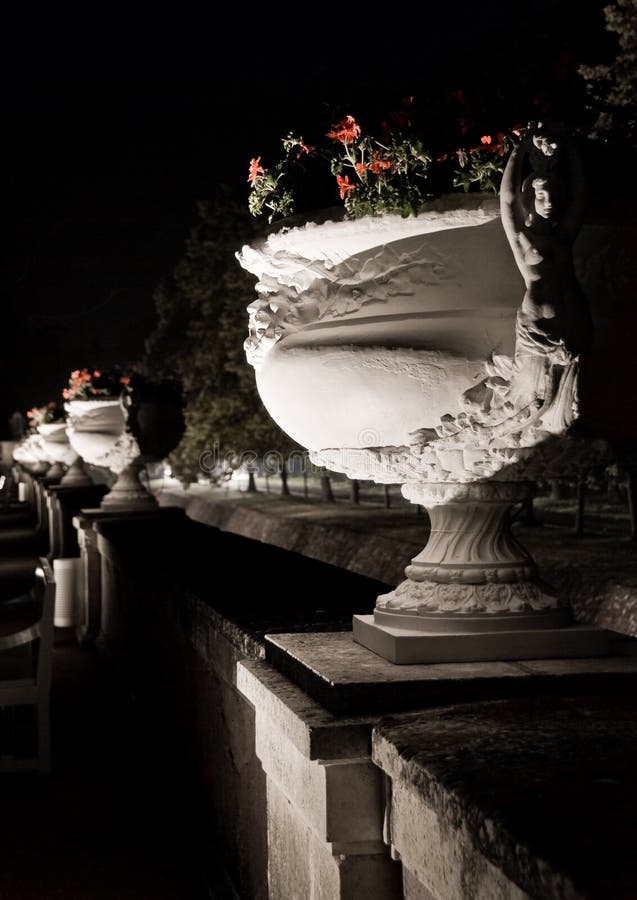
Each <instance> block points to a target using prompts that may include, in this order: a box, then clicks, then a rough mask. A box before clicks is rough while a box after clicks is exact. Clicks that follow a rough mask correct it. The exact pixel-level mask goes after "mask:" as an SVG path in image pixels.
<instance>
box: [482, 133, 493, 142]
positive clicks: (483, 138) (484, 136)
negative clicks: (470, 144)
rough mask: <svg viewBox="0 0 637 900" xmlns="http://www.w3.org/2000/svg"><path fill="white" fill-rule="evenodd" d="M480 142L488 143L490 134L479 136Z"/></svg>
mask: <svg viewBox="0 0 637 900" xmlns="http://www.w3.org/2000/svg"><path fill="white" fill-rule="evenodd" d="M480 143H481V144H490V143H491V135H490V134H483V135H482V137H481V138H480Z"/></svg>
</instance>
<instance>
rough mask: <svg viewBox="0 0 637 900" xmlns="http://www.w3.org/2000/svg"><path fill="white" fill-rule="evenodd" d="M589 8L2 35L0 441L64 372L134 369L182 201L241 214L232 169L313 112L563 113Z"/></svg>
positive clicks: (589, 45) (428, 10)
mask: <svg viewBox="0 0 637 900" xmlns="http://www.w3.org/2000/svg"><path fill="white" fill-rule="evenodd" d="M603 6H604V3H603V2H599V0H579V2H578V3H577V4H573V2H572V0H536V2H535V3H533V4H529V5H528V7H527V6H523V5H522V4H519V3H517V2H508V0H505V2H494V0H481V2H477V3H476V2H471V3H469V2H466V0H462V2H454V3H440V4H432V3H422V4H420V5H419V7H418V11H417V12H416V11H406V10H404V9H403V8H402V7H401V8H400V13H399V18H398V16H395V15H394V13H393V8H391V7H390V8H389V9H388V10H385V11H383V10H381V12H380V14H374V15H373V16H372V15H371V14H369V15H367V16H365V17H364V18H363V15H362V14H361V21H357V20H356V19H355V18H354V15H353V12H352V10H350V11H349V12H346V10H345V8H340V9H339V10H337V11H336V12H332V10H333V7H326V9H327V10H328V11H329V15H327V14H324V16H323V17H322V18H321V20H320V21H316V20H315V18H313V17H317V16H318V13H317V11H316V9H315V8H313V9H312V10H311V14H309V15H308V17H306V18H305V19H303V20H300V19H299V16H300V15H301V10H300V9H299V7H295V13H294V17H293V18H291V21H290V23H286V29H289V33H287V34H285V35H284V34H283V29H282V27H281V22H282V21H283V19H284V18H285V16H286V13H285V12H284V9H283V8H281V7H277V10H278V11H277V12H274V13H267V12H266V11H265V10H264V9H261V11H260V12H259V13H257V12H253V13H251V12H250V10H249V9H247V8H245V7H244V6H243V5H241V8H240V9H239V8H238V9H237V11H236V12H235V13H234V14H233V13H229V14H228V16H229V17H228V18H226V19H225V20H224V24H223V26H221V25H219V26H216V27H214V25H213V26H212V27H211V25H210V24H209V22H207V21H204V19H201V20H199V21H197V18H196V16H193V17H192V18H191V19H190V20H189V21H188V23H187V24H186V23H185V15H183V16H182V17H181V20H180V19H178V20H177V21H175V20H171V21H168V20H166V21H165V22H161V21H153V23H152V24H149V23H143V26H142V23H138V24H137V27H133V26H132V25H131V23H129V22H127V23H126V27H125V28H124V27H123V25H122V23H121V22H113V21H111V22H107V23H104V22H97V21H94V22H90V23H89V22H84V23H82V22H77V21H76V22H74V23H73V28H71V25H70V23H69V28H68V29H66V27H65V24H64V23H63V22H60V21H59V20H55V21H54V22H51V23H50V25H51V28H50V29H49V27H48V24H49V23H47V22H45V21H43V20H39V21H38V31H37V33H35V32H34V31H33V28H32V27H29V28H28V29H27V27H26V25H27V23H23V24H22V26H21V27H18V26H16V27H15V28H7V29H6V30H5V34H4V37H3V42H4V47H3V48H2V52H3V65H4V67H5V73H4V79H3V83H4V87H5V97H4V101H5V102H4V104H3V107H4V113H3V118H4V126H5V127H4V128H3V132H4V136H5V140H4V143H5V166H4V193H5V197H4V199H5V204H4V205H5V209H6V210H7V211H8V214H9V215H8V226H9V241H8V243H7V244H6V245H5V246H6V247H7V248H8V254H7V261H6V264H5V267H4V274H5V279H4V290H3V294H4V295H5V299H4V302H3V304H2V316H3V330H2V336H3V341H2V367H3V372H2V377H3V391H2V395H1V401H0V417H1V418H0V436H1V435H2V433H3V431H6V428H5V422H6V419H7V417H8V415H9V413H10V412H12V411H13V410H14V409H16V408H18V409H21V410H25V409H26V408H28V407H29V406H31V405H33V404H42V403H46V402H47V401H48V400H50V399H57V398H58V397H59V395H60V392H61V389H62V388H63V387H64V386H65V384H66V379H67V378H68V373H69V371H70V370H71V369H73V368H77V367H82V366H84V365H86V366H89V367H93V366H97V367H107V366H109V365H112V364H116V363H119V364H126V363H128V362H132V361H134V360H136V359H138V358H139V357H140V356H141V354H142V352H143V341H144V337H145V336H146V334H147V333H148V332H149V331H150V329H151V328H152V325H153V321H154V309H153V302H152V292H153V289H154V287H155V286H156V284H157V283H158V281H159V280H160V279H161V277H162V276H163V275H164V274H166V273H168V272H169V271H170V270H171V269H172V267H173V266H174V264H175V262H176V261H177V259H178V257H179V255H180V253H181V251H182V249H183V244H184V240H185V238H186V237H187V234H188V230H189V228H190V227H191V226H192V224H194V222H195V219H196V202H197V200H199V199H206V198H208V197H211V196H212V195H213V193H214V187H215V184H216V183H218V182H220V181H222V182H227V183H229V184H233V185H236V186H237V188H238V190H240V191H241V190H244V191H245V197H246V202H247V196H248V192H247V184H246V175H247V164H248V161H249V159H250V157H252V156H258V155H261V156H262V157H263V159H264V161H265V163H266V164H267V161H268V158H270V159H271V160H272V161H273V162H274V161H276V158H278V152H279V150H280V144H279V141H280V138H281V137H283V136H284V135H285V134H287V132H288V131H290V130H297V131H299V132H301V133H304V134H307V130H308V128H309V127H311V123H312V122H314V121H316V118H317V111H318V110H319V109H324V108H325V104H329V105H330V107H332V106H333V107H334V108H335V107H336V106H337V105H339V104H340V105H341V106H342V107H344V111H347V112H351V113H352V114H354V115H355V116H356V118H357V119H358V120H359V121H360V122H361V123H362V124H363V125H364V124H365V121H366V117H368V119H370V118H372V117H373V115H374V113H376V114H377V115H382V113H383V112H384V111H387V110H388V109H392V108H396V107H397V106H398V104H399V102H400V99H401V98H402V97H404V96H407V95H413V96H414V97H415V98H416V101H417V102H418V100H419V98H426V97H427V96H436V95H437V96H443V95H444V92H445V91H446V90H449V89H452V88H463V89H464V90H465V91H467V92H473V93H474V94H475V95H479V94H480V92H481V91H483V92H484V94H485V95H488V96H493V95H494V93H497V94H499V95H500V98H501V102H502V105H503V109H505V108H506V107H507V103H508V104H509V105H510V102H511V97H510V95H511V91H512V86H513V85H519V98H520V108H519V110H517V109H516V113H518V115H517V118H518V120H520V121H524V120H525V117H527V118H528V117H530V116H531V115H532V113H533V108H532V104H533V97H534V96H535V95H536V94H537V93H541V91H542V89H543V88H544V87H545V86H546V84H547V83H548V84H549V86H550V88H551V90H556V89H558V92H561V95H564V94H565V93H566V95H567V96H568V95H569V94H568V91H569V90H570V88H569V89H565V85H564V83H560V82H559V72H560V67H561V70H562V71H563V69H564V66H566V67H567V68H569V69H570V71H571V72H572V71H573V66H574V65H575V64H576V63H577V62H580V61H586V62H597V61H598V60H599V58H600V56H602V55H603V54H606V55H607V53H608V47H609V39H608V37H607V36H606V35H605V34H604V30H603V22H604V19H603V12H602V9H603ZM575 7H576V8H577V15H576V16H575V17H573V9H574V8H575ZM225 15H226V14H225V13H224V16H225ZM289 15H290V16H291V14H289ZM573 19H574V20H573ZM78 27H79V34H80V38H79V39H78V37H77V33H78V32H77V29H78ZM556 73H557V74H556ZM556 79H557V80H556ZM507 92H508V93H507ZM369 130H370V131H372V132H373V131H374V130H375V129H374V128H373V127H372V128H370V129H369Z"/></svg>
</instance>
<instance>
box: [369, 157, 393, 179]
mask: <svg viewBox="0 0 637 900" xmlns="http://www.w3.org/2000/svg"><path fill="white" fill-rule="evenodd" d="M369 168H370V171H371V172H373V173H374V175H380V173H381V172H386V171H387V169H393V166H392V163H391V161H390V160H389V159H374V160H373V161H372V162H371V163H370V164H369Z"/></svg>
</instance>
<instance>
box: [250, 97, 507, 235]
mask: <svg viewBox="0 0 637 900" xmlns="http://www.w3.org/2000/svg"><path fill="white" fill-rule="evenodd" d="M407 113H408V110H404V111H403V114H402V115H401V117H400V118H399V125H398V126H397V130H396V131H394V132H390V133H389V134H388V135H387V138H386V139H384V140H378V139H377V138H375V137H372V136H371V135H363V134H362V131H361V127H360V126H359V124H358V123H357V122H356V120H355V119H354V117H353V116H345V118H343V119H341V121H340V122H339V123H338V124H337V125H334V126H333V127H332V130H331V131H329V132H328V133H327V134H326V135H325V137H326V138H327V139H328V143H327V144H325V143H324V144H322V145H320V146H311V145H309V144H308V143H306V142H305V141H304V140H303V138H302V137H297V136H295V135H293V134H289V135H288V136H287V137H286V138H284V139H283V140H282V142H281V143H282V145H283V151H284V155H283V158H282V159H281V160H279V161H278V162H277V163H276V164H275V165H274V166H273V167H272V168H269V169H266V168H265V167H264V166H262V165H261V157H256V158H254V159H252V160H251V161H250V171H249V175H248V181H249V182H250V185H251V187H250V194H249V197H248V209H249V211H250V213H251V214H252V215H253V216H255V217H259V216H262V215H267V219H268V222H270V223H271V222H273V221H275V220H276V219H281V218H284V217H286V216H289V215H291V214H292V213H294V212H295V204H296V200H295V197H296V193H297V191H296V188H297V187H298V184H299V182H300V181H301V180H302V179H303V178H312V177H314V176H316V175H317V174H318V175H319V176H322V175H323V174H324V171H325V169H327V170H328V171H329V173H331V175H332V177H333V178H334V179H335V181H336V184H335V188H336V190H337V193H338V196H340V199H341V201H342V202H343V205H344V207H345V211H346V213H347V215H348V216H349V217H350V218H353V219H356V218H360V217H361V216H365V215H380V214H382V213H397V214H399V215H401V216H405V217H406V216H409V215H416V214H417V213H418V212H419V210H420V209H421V208H422V207H423V204H424V203H426V201H428V200H431V199H432V198H433V197H435V196H438V195H439V194H440V193H444V192H450V191H452V190H453V189H454V188H458V187H460V188H462V190H464V191H469V190H478V191H494V192H497V190H498V188H499V185H500V181H501V178H502V173H503V171H504V165H505V163H506V157H507V156H508V155H509V153H510V151H511V149H512V148H513V145H514V141H515V138H514V135H518V136H519V134H520V130H519V129H520V128H521V126H516V130H515V131H514V130H511V131H510V132H508V133H507V134H506V135H505V133H504V132H498V136H497V139H495V140H492V138H491V136H490V135H485V136H484V137H483V138H482V144H481V146H479V147H474V148H471V149H469V150H465V149H460V150H458V151H454V152H453V153H447V154H444V155H442V156H440V157H437V158H436V159H435V160H434V157H433V153H432V151H431V150H430V149H428V148H427V147H426V146H425V144H424V143H423V141H422V139H420V138H419V137H416V136H414V135H412V134H410V132H409V124H410V123H409V118H408V114H407ZM452 159H453V160H454V161H455V162H456V163H458V162H459V164H460V169H455V170H454V171H453V172H451V171H450V169H449V166H448V165H447V163H448V161H449V160H452ZM317 162H318V163H322V164H323V170H321V169H320V167H319V169H318V170H317V168H316V163H317Z"/></svg>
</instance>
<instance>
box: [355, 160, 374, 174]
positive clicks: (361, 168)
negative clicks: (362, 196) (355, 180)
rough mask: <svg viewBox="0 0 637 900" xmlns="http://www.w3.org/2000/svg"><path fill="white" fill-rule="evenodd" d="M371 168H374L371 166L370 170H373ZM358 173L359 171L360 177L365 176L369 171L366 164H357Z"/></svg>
mask: <svg viewBox="0 0 637 900" xmlns="http://www.w3.org/2000/svg"><path fill="white" fill-rule="evenodd" d="M371 168H372V167H371V166H370V169H371ZM356 171H357V173H358V174H359V175H360V177H361V178H362V177H363V175H364V174H365V172H366V171H367V166H366V165H365V163H362V162H357V163H356ZM373 171H374V170H373V169H372V172H373Z"/></svg>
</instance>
